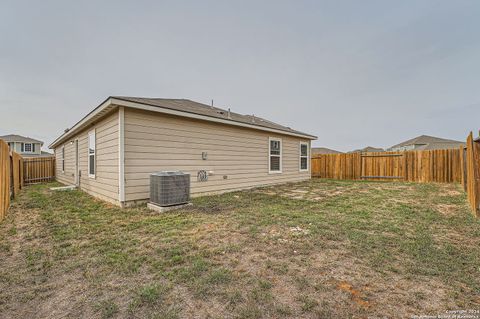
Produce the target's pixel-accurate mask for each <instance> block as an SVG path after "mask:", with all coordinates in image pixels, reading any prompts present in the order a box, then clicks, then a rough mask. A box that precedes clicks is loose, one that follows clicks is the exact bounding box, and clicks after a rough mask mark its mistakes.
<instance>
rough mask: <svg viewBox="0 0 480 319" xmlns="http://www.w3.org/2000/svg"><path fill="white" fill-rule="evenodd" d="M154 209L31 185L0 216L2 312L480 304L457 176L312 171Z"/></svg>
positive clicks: (166, 312) (263, 312)
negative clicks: (357, 177)
mask: <svg viewBox="0 0 480 319" xmlns="http://www.w3.org/2000/svg"><path fill="white" fill-rule="evenodd" d="M194 204H195V205H194V206H193V207H191V208H188V209H185V210H182V211H176V212H169V213H166V214H162V215H158V214H154V213H151V212H149V211H148V210H147V209H145V208H143V207H141V208H134V209H125V210H121V209H118V208H116V207H113V206H109V205H107V204H105V203H102V202H99V201H96V200H94V199H92V198H91V197H90V196H88V195H86V194H84V193H82V192H79V191H72V192H51V191H49V190H48V187H47V185H40V186H31V187H29V188H27V189H26V190H25V191H24V192H23V193H22V194H21V196H20V197H19V198H18V199H17V200H16V202H15V203H14V206H13V207H12V209H11V211H10V215H9V217H8V218H7V220H6V221H5V222H3V223H2V224H0V260H1V267H0V314H1V317H5V318H47V317H48V318H65V317H68V318H349V317H354V318H367V317H382V318H383V317H389V318H390V317H393V318H397V317H398V318H404V317H408V316H411V315H414V314H417V315H419V314H438V313H442V312H444V311H445V310H447V309H458V308H461V309H478V308H479V306H480V298H479V293H480V276H479V270H480V268H479V267H480V236H479V235H480V223H479V222H478V221H477V220H475V219H474V218H473V217H472V216H471V215H470V213H469V210H468V207H467V205H466V202H465V195H464V193H463V192H462V191H461V190H460V189H459V187H458V186H457V185H441V184H407V183H379V182H377V183H375V182H348V181H332V180H318V179H317V180H312V181H308V182H303V183H298V184H290V185H285V186H276V187H271V188H263V189H258V190H250V191H244V192H236V193H230V194H224V195H219V196H209V197H203V198H197V199H195V200H194Z"/></svg>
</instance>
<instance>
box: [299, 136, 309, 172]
mask: <svg viewBox="0 0 480 319" xmlns="http://www.w3.org/2000/svg"><path fill="white" fill-rule="evenodd" d="M302 145H306V146H307V155H306V156H302ZM309 155H310V148H309V147H308V143H307V142H300V144H299V146H298V171H299V172H308V170H309V169H310V161H309V158H310V156H309ZM302 157H306V158H307V168H306V169H302Z"/></svg>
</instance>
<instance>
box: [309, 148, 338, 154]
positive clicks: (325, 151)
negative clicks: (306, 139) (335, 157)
mask: <svg viewBox="0 0 480 319" xmlns="http://www.w3.org/2000/svg"><path fill="white" fill-rule="evenodd" d="M323 154H342V152H340V151H336V150H332V149H330V148H326V147H312V156H315V155H323Z"/></svg>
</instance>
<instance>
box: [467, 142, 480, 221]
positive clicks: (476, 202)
mask: <svg viewBox="0 0 480 319" xmlns="http://www.w3.org/2000/svg"><path fill="white" fill-rule="evenodd" d="M464 188H465V190H466V192H467V197H468V202H469V203H470V207H471V208H472V212H473V213H474V214H475V215H476V216H477V217H479V216H480V142H478V141H474V140H473V134H472V133H470V135H469V136H468V138H467V147H466V154H465V183H464Z"/></svg>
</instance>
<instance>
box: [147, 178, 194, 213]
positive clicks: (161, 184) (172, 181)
mask: <svg viewBox="0 0 480 319" xmlns="http://www.w3.org/2000/svg"><path fill="white" fill-rule="evenodd" d="M189 200H190V174H186V173H183V172H180V171H162V172H157V173H153V174H151V175H150V202H152V203H154V204H156V205H158V206H173V205H180V204H186V203H188V201H189Z"/></svg>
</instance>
